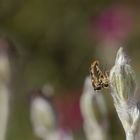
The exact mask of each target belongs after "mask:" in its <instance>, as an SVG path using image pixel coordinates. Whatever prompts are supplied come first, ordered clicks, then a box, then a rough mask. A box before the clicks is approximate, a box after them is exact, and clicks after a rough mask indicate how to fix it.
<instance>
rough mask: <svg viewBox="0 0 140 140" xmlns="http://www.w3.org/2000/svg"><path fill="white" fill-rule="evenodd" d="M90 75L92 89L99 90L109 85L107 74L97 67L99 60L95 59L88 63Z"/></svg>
mask: <svg viewBox="0 0 140 140" xmlns="http://www.w3.org/2000/svg"><path fill="white" fill-rule="evenodd" d="M89 70H90V76H91V82H92V86H93V88H94V90H101V89H103V88H108V87H109V75H108V73H107V72H106V71H105V72H104V73H103V72H102V71H101V70H100V68H99V61H97V60H95V61H93V62H92V63H91V65H90V69H89Z"/></svg>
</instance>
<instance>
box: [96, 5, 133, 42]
mask: <svg viewBox="0 0 140 140" xmlns="http://www.w3.org/2000/svg"><path fill="white" fill-rule="evenodd" d="M133 25H134V18H133V16H132V11H131V9H129V8H126V7H120V6H116V7H115V6H113V7H111V8H109V9H107V10H105V11H103V12H102V13H101V15H100V16H99V18H98V20H97V30H98V37H99V39H101V38H102V39H112V40H118V41H122V40H125V39H126V38H127V37H128V33H129V32H130V31H131V30H132V27H133Z"/></svg>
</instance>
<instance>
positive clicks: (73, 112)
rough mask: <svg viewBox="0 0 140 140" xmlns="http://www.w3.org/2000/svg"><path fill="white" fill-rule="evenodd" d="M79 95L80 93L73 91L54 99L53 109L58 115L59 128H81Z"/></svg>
mask: <svg viewBox="0 0 140 140" xmlns="http://www.w3.org/2000/svg"><path fill="white" fill-rule="evenodd" d="M80 93H81V91H74V92H73V93H70V94H68V95H65V96H61V97H58V98H56V100H55V107H56V109H57V111H58V114H59V121H60V127H62V128H64V129H71V130H76V129H79V128H81V127H82V122H83V120H82V116H81V113H80V106H79V100H80Z"/></svg>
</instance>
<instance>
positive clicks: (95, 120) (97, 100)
mask: <svg viewBox="0 0 140 140" xmlns="http://www.w3.org/2000/svg"><path fill="white" fill-rule="evenodd" d="M80 108H81V113H82V116H83V119H84V124H83V127H84V131H85V135H86V139H87V140H106V139H108V136H107V131H108V116H107V108H106V104H105V102H104V98H103V95H102V94H100V93H97V92H96V91H94V89H93V87H92V84H91V79H90V77H87V78H86V79H85V84H84V88H83V93H82V95H81V99H80ZM97 112H98V113H97Z"/></svg>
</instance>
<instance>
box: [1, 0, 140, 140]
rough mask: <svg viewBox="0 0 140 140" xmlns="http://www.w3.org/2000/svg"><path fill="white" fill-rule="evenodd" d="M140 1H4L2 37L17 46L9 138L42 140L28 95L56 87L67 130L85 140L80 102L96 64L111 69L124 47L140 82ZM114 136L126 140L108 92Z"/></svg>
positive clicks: (12, 81)
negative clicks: (48, 86)
mask: <svg viewBox="0 0 140 140" xmlns="http://www.w3.org/2000/svg"><path fill="white" fill-rule="evenodd" d="M139 8H140V2H139V1H138V0H135V1H134V0H116V1H113V0H106V1H105V0H98V1H95V0H69V1H68V0H0V35H1V36H6V38H8V39H10V40H11V41H12V42H13V46H14V54H13V55H12V57H10V62H11V64H12V79H11V95H10V116H9V122H8V129H7V136H6V139H7V140H38V138H37V137H36V136H34V133H33V130H32V126H31V121H30V103H29V102H30V101H29V99H28V98H29V94H30V93H31V92H32V91H33V90H36V89H40V88H41V87H42V86H43V85H44V84H45V83H51V84H52V85H53V87H54V89H55V95H54V101H53V103H54V106H55V109H56V110H57V112H59V114H60V116H61V117H60V118H61V119H60V121H61V124H62V126H63V127H65V128H68V129H70V130H71V131H72V132H73V133H74V138H75V139H76V140H85V136H84V132H83V130H82V123H83V119H82V117H81V114H80V108H79V98H80V95H81V93H82V89H83V83H84V80H85V77H86V76H87V75H88V74H89V66H90V63H91V61H92V60H94V59H98V60H99V61H100V63H101V64H102V65H103V66H104V67H105V69H108V70H109V69H110V68H111V67H112V66H113V64H114V60H115V54H116V50H117V49H118V48H119V47H120V46H124V48H125V50H126V51H127V53H128V54H129V56H130V58H131V62H132V65H133V66H134V69H135V71H136V74H137V77H138V78H137V79H138V81H140V74H139V71H140V62H139V60H140V55H139V54H140V48H139V47H140V10H139ZM103 96H104V97H105V99H106V103H107V107H108V110H109V120H110V128H111V129H110V135H111V138H112V139H113V140H117V139H119V140H121V139H124V138H125V135H124V131H123V129H122V126H121V124H120V121H119V119H118V117H117V115H116V112H115V109H114V107H113V103H112V98H111V96H110V95H109V94H108V93H105V94H104V95H103Z"/></svg>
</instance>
